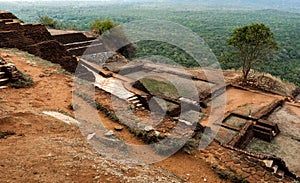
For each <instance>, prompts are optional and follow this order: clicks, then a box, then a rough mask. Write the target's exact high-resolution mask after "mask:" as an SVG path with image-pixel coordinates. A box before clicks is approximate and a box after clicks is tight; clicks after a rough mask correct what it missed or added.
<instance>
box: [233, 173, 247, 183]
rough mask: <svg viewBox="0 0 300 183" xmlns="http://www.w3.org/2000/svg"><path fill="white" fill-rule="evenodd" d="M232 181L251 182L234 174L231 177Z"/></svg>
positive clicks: (238, 182) (239, 182) (235, 182)
mask: <svg viewBox="0 0 300 183" xmlns="http://www.w3.org/2000/svg"><path fill="white" fill-rule="evenodd" d="M231 181H232V182H234V183H249V182H248V181H247V180H245V179H244V178H243V177H241V176H238V175H234V176H232V177H231Z"/></svg>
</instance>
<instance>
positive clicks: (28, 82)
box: [9, 71, 34, 88]
mask: <svg viewBox="0 0 300 183" xmlns="http://www.w3.org/2000/svg"><path fill="white" fill-rule="evenodd" d="M18 75H19V77H18V78H19V79H17V80H15V81H12V82H11V83H10V84H9V86H10V87H12V88H29V87H31V86H33V85H34V82H33V80H32V78H31V77H30V76H29V75H28V74H26V73H23V72H21V71H18Z"/></svg>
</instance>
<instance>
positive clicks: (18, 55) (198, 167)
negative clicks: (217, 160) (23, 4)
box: [0, 50, 227, 182]
mask: <svg viewBox="0 0 300 183" xmlns="http://www.w3.org/2000/svg"><path fill="white" fill-rule="evenodd" d="M0 56H1V57H3V58H4V59H5V60H6V61H9V62H13V63H14V64H15V65H16V67H17V68H18V69H20V70H21V71H23V72H26V73H27V74H29V75H30V76H31V77H32V79H33V80H34V82H35V84H34V86H33V87H31V88H24V89H14V88H8V89H3V90H1V93H0V101H1V103H0V105H1V108H0V116H1V117H0V131H1V132H8V133H7V134H6V135H7V136H5V137H4V138H1V139H0V151H1V153H0V177H1V181H0V182H227V181H225V180H222V179H220V178H219V176H218V175H217V174H216V173H215V172H214V171H213V170H212V169H211V167H210V165H209V164H207V163H206V162H205V160H202V159H199V158H198V159H197V160H196V159H194V158H193V156H189V155H187V154H185V153H182V152H179V153H177V154H175V155H173V156H171V157H169V158H168V159H166V160H164V161H162V162H158V163H156V164H154V165H136V164H122V163H120V162H116V161H113V160H109V159H107V158H106V157H103V156H101V155H99V154H97V153H96V152H95V151H94V149H92V148H91V147H90V146H89V144H87V142H86V139H85V138H84V137H83V136H82V135H81V132H80V130H79V129H78V127H77V126H75V125H69V124H66V123H64V122H62V121H59V120H57V119H55V118H52V117H49V116H46V115H44V114H42V112H43V111H60V112H62V113H69V114H72V111H71V110H70V109H69V106H70V104H71V99H72V93H71V91H72V85H73V81H72V76H71V75H68V74H67V73H66V72H64V71H63V70H62V69H61V68H60V67H58V66H57V65H53V64H50V63H49V62H47V61H43V60H41V59H39V58H36V57H33V56H31V55H28V54H26V53H24V52H20V51H17V50H1V51H0ZM107 120H108V119H107ZM126 133H128V132H126V130H124V132H122V134H124V136H126ZM127 135H128V134H127ZM129 137H131V138H132V140H133V141H134V140H135V139H133V138H134V137H133V136H129Z"/></svg>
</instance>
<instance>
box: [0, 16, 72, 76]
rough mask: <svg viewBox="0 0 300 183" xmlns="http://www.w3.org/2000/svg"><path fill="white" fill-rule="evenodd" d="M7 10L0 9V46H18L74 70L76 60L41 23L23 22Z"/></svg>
mask: <svg viewBox="0 0 300 183" xmlns="http://www.w3.org/2000/svg"><path fill="white" fill-rule="evenodd" d="M15 20H18V19H17V17H16V16H14V15H13V14H12V13H9V12H3V11H2V12H1V11H0V30H1V31H0V40H1V42H0V47H6V48H18V49H20V50H23V51H28V52H29V53H31V54H33V55H36V56H39V57H41V58H43V59H45V60H49V61H51V62H54V63H58V64H60V65H61V66H62V67H63V68H64V69H65V70H67V71H69V72H75V69H76V67H77V60H76V58H75V57H74V56H72V54H71V53H70V52H68V51H67V50H66V49H65V48H64V47H63V46H62V45H61V44H60V43H59V42H57V41H56V40H54V39H53V37H52V36H51V34H50V33H49V32H48V30H47V29H46V27H45V26H44V25H42V24H23V23H20V22H21V21H15Z"/></svg>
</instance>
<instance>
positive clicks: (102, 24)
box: [90, 18, 117, 35]
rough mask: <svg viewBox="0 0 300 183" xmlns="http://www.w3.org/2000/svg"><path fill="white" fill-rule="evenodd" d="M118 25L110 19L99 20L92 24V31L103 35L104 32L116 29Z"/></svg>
mask: <svg viewBox="0 0 300 183" xmlns="http://www.w3.org/2000/svg"><path fill="white" fill-rule="evenodd" d="M116 25H117V24H116V23H115V22H114V21H112V20H110V19H108V18H107V19H105V20H99V19H96V20H94V21H93V22H92V23H91V24H90V30H91V31H93V32H94V33H96V34H99V35H101V34H103V33H104V32H106V31H108V30H110V29H112V28H114V27H115V26H116Z"/></svg>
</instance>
